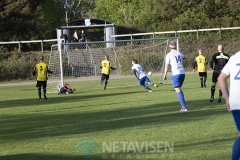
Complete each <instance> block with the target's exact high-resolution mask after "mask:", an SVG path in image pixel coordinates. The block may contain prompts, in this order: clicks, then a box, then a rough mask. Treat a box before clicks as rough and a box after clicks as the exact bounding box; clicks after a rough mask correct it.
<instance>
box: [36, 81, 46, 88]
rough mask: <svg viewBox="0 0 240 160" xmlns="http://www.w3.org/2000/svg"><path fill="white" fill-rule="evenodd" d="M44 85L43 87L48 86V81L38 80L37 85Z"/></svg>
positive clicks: (39, 86)
mask: <svg viewBox="0 0 240 160" xmlns="http://www.w3.org/2000/svg"><path fill="white" fill-rule="evenodd" d="M42 86H43V88H46V87H47V81H37V84H36V87H38V88H41V87H42Z"/></svg>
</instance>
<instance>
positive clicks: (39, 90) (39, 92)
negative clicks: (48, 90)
mask: <svg viewBox="0 0 240 160" xmlns="http://www.w3.org/2000/svg"><path fill="white" fill-rule="evenodd" d="M38 97H39V101H42V96H41V88H40V87H39V88H38Z"/></svg>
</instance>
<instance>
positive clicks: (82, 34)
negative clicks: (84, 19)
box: [79, 30, 87, 42]
mask: <svg viewBox="0 0 240 160" xmlns="http://www.w3.org/2000/svg"><path fill="white" fill-rule="evenodd" d="M86 38H87V35H86V34H85V33H84V30H82V33H81V34H80V35H79V42H86Z"/></svg>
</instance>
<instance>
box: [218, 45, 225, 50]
mask: <svg viewBox="0 0 240 160" xmlns="http://www.w3.org/2000/svg"><path fill="white" fill-rule="evenodd" d="M218 51H219V52H223V51H224V46H223V45H222V44H219V45H218Z"/></svg>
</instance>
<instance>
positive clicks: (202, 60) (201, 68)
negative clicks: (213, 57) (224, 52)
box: [195, 55, 207, 72]
mask: <svg viewBox="0 0 240 160" xmlns="http://www.w3.org/2000/svg"><path fill="white" fill-rule="evenodd" d="M195 60H196V62H197V68H198V72H206V71H207V66H206V65H207V60H206V57H205V56H203V55H199V56H197V57H196V58H195Z"/></svg>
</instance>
